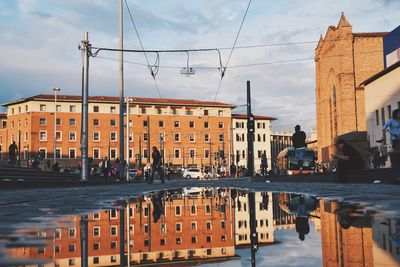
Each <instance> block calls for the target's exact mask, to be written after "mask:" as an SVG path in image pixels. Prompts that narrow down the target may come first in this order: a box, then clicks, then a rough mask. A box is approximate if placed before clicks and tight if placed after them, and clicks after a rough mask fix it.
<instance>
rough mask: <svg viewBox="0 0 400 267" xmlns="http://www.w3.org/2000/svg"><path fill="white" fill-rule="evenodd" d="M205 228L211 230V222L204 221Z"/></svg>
mask: <svg viewBox="0 0 400 267" xmlns="http://www.w3.org/2000/svg"><path fill="white" fill-rule="evenodd" d="M206 228H207V230H211V222H206Z"/></svg>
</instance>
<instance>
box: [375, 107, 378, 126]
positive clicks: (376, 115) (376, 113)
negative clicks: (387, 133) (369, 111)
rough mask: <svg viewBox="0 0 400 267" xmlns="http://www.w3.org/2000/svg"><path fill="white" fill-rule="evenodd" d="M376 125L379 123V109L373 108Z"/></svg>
mask: <svg viewBox="0 0 400 267" xmlns="http://www.w3.org/2000/svg"><path fill="white" fill-rule="evenodd" d="M375 120H376V125H379V110H375Z"/></svg>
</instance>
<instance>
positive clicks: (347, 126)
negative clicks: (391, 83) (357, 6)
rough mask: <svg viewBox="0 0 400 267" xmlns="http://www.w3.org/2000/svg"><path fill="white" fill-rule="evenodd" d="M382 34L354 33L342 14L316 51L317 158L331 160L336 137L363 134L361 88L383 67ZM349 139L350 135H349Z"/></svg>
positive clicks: (383, 34)
mask: <svg viewBox="0 0 400 267" xmlns="http://www.w3.org/2000/svg"><path fill="white" fill-rule="evenodd" d="M385 35H386V33H384V32H369V33H353V30H352V26H351V25H350V23H349V22H348V21H347V19H346V17H345V16H344V14H343V13H342V16H341V18H340V21H339V23H338V26H337V27H335V26H329V27H328V30H327V32H326V34H325V37H324V38H323V37H322V36H321V38H320V40H319V43H318V45H317V48H316V49H315V64H316V102H317V105H316V106H317V132H318V155H319V160H320V161H323V162H328V161H330V154H331V153H332V152H333V151H332V150H333V144H334V140H335V138H336V137H338V136H341V135H343V134H348V133H353V132H360V131H366V116H365V101H364V88H363V87H360V86H359V85H360V84H361V83H362V82H363V81H364V80H366V79H367V78H369V77H371V76H372V75H373V74H375V73H377V72H379V71H381V70H382V69H383V67H384V58H383V40H382V38H383V36H385ZM348 136H351V135H348Z"/></svg>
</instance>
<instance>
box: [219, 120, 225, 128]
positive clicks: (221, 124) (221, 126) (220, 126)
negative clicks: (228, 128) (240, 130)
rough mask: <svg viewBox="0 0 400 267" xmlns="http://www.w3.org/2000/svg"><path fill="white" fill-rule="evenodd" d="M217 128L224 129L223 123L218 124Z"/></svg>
mask: <svg viewBox="0 0 400 267" xmlns="http://www.w3.org/2000/svg"><path fill="white" fill-rule="evenodd" d="M218 128H220V129H222V128H224V123H223V122H221V121H220V122H218Z"/></svg>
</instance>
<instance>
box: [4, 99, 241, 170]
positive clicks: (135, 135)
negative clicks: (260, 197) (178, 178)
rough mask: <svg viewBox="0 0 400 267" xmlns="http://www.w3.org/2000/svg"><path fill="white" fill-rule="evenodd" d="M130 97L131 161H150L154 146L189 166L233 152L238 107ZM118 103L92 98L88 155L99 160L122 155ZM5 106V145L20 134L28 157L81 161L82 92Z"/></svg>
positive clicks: (71, 162) (173, 163)
mask: <svg viewBox="0 0 400 267" xmlns="http://www.w3.org/2000/svg"><path fill="white" fill-rule="evenodd" d="M131 99H132V101H131V104H130V110H129V113H130V119H129V127H130V128H131V131H130V138H129V139H130V142H129V143H130V161H131V162H137V161H138V160H139V158H140V159H141V162H142V163H145V162H146V161H147V158H148V157H149V156H150V153H149V149H151V147H152V146H157V147H160V146H163V147H164V160H165V163H166V164H169V165H171V166H185V167H187V166H197V167H200V166H203V165H208V164H213V162H212V160H211V156H210V155H212V154H213V153H214V152H215V151H218V150H220V149H222V150H225V151H228V144H229V143H228V136H229V131H230V129H231V110H232V109H233V108H234V107H235V106H234V105H231V104H226V103H219V102H206V101H197V100H181V99H157V98H131ZM118 103H119V98H118V97H107V96H91V97H89V157H91V158H93V159H94V161H95V162H96V161H98V160H99V159H100V158H102V157H104V156H108V157H109V158H111V159H115V158H116V157H118V155H119V152H118V149H119V145H118V141H119V136H118V135H119V133H118V125H119V117H118V114H119V105H118ZM3 106H5V107H7V123H8V127H7V129H8V131H7V133H6V135H7V138H4V137H3V140H2V142H3V144H2V147H8V145H9V144H10V142H12V141H13V140H18V136H19V134H20V135H21V154H22V155H21V158H22V159H23V160H28V159H29V158H32V157H34V156H37V155H40V156H41V157H42V158H49V159H52V158H53V156H54V151H55V153H56V158H57V161H60V162H61V165H72V166H76V165H77V160H76V159H78V158H80V157H81V152H80V139H81V133H80V128H81V97H80V96H73V95H58V96H57V104H55V98H54V95H43V94H42V95H36V96H32V97H28V98H22V99H19V100H16V101H13V102H10V103H6V104H4V105H3ZM55 111H56V112H55ZM55 113H56V114H55ZM55 124H56V129H55ZM125 124H126V122H125ZM148 128H149V132H148ZM0 133H1V131H0ZM55 136H56V139H57V140H56V142H54V140H55ZM161 137H163V138H162V141H161ZM125 138H126V137H125ZM4 139H5V140H6V141H5V140H4ZM150 151H151V150H150Z"/></svg>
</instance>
